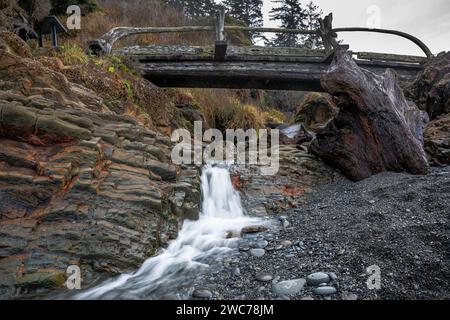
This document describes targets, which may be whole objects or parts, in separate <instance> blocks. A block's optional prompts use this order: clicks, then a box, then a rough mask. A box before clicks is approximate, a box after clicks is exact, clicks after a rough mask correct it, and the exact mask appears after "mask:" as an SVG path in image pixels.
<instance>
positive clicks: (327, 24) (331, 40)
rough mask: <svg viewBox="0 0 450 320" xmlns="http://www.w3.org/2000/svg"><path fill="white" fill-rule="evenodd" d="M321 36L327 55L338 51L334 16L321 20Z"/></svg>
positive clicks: (330, 15)
mask: <svg viewBox="0 0 450 320" xmlns="http://www.w3.org/2000/svg"><path fill="white" fill-rule="evenodd" d="M319 34H320V36H321V37H322V40H323V45H324V46H325V51H326V52H327V53H329V52H331V51H332V50H333V49H336V47H337V46H338V43H337V41H336V39H335V38H336V36H337V35H336V33H334V32H333V14H332V13H330V14H328V15H327V16H326V17H325V18H324V19H320V28H319Z"/></svg>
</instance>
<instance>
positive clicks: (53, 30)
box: [51, 24, 58, 48]
mask: <svg viewBox="0 0 450 320" xmlns="http://www.w3.org/2000/svg"><path fill="white" fill-rule="evenodd" d="M51 37H52V47H53V48H56V47H57V46H58V34H57V32H56V25H54V24H52V26H51Z"/></svg>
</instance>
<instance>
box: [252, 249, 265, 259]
mask: <svg viewBox="0 0 450 320" xmlns="http://www.w3.org/2000/svg"><path fill="white" fill-rule="evenodd" d="M265 253H266V251H265V250H264V249H251V250H250V254H251V255H252V256H254V257H257V258H260V257H262V256H263V255H264V254H265Z"/></svg>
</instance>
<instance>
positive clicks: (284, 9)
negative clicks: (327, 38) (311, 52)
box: [267, 0, 322, 48]
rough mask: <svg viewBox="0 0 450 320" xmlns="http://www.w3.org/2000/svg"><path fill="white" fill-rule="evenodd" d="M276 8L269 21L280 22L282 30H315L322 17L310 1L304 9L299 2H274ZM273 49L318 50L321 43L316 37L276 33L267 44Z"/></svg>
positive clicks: (272, 11)
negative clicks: (298, 48)
mask: <svg viewBox="0 0 450 320" xmlns="http://www.w3.org/2000/svg"><path fill="white" fill-rule="evenodd" d="M273 2H274V3H277V4H278V6H277V7H274V8H273V9H272V10H271V11H270V12H269V14H270V19H271V20H277V21H279V22H280V27H281V28H284V29H306V30H315V29H317V28H318V27H319V20H318V19H319V18H320V16H321V15H322V11H320V9H319V7H318V6H316V5H315V4H314V3H313V2H312V1H311V2H309V3H308V4H307V5H306V7H305V8H304V7H303V6H302V3H301V2H300V1H299V0H276V1H273ZM267 44H268V45H271V46H275V47H307V48H318V47H320V46H321V41H320V39H319V38H318V37H317V36H316V35H300V34H289V33H277V34H275V38H274V39H273V40H271V41H268V42H267Z"/></svg>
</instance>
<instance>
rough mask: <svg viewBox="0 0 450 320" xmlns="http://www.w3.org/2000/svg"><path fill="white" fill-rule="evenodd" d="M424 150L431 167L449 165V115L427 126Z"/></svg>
mask: <svg viewBox="0 0 450 320" xmlns="http://www.w3.org/2000/svg"><path fill="white" fill-rule="evenodd" d="M425 150H426V152H427V153H428V155H429V160H430V163H431V164H432V165H449V164H450V114H447V115H444V116H441V117H439V118H437V119H435V120H433V121H431V122H430V123H429V124H428V126H427V128H426V130H425Z"/></svg>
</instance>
